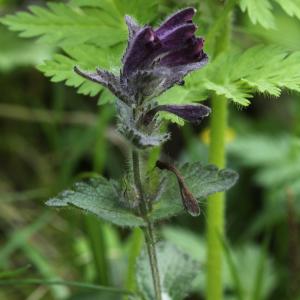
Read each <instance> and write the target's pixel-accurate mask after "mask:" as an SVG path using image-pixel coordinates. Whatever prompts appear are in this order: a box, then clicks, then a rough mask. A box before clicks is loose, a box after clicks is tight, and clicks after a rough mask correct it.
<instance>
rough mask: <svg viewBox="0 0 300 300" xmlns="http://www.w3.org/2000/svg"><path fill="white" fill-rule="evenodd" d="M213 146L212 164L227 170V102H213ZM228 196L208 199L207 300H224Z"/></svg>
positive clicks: (216, 195)
mask: <svg viewBox="0 0 300 300" xmlns="http://www.w3.org/2000/svg"><path fill="white" fill-rule="evenodd" d="M212 111H213V114H212V118H211V144H210V153H209V155H210V157H209V161H210V162H211V163H213V164H215V165H217V166H218V167H219V168H223V167H224V166H225V130H226V125H227V99H225V98H224V97H220V96H215V97H214V98H213V99H212ZM224 211H225V194H224V193H217V194H214V195H212V196H210V197H209V198H208V212H207V250H208V251H207V300H220V299H222V298H223V283H222V260H223V259H222V252H223V249H222V244H221V242H220V237H221V239H223V238H224V224H225V216H224Z"/></svg>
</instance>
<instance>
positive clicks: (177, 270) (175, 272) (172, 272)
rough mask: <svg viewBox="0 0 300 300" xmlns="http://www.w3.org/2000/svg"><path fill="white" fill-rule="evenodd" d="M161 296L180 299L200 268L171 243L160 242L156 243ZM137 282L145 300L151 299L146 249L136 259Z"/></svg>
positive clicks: (150, 281)
mask: <svg viewBox="0 0 300 300" xmlns="http://www.w3.org/2000/svg"><path fill="white" fill-rule="evenodd" d="M156 250H157V260H158V268H159V272H160V282H161V287H162V296H163V297H162V298H163V299H172V300H182V299H183V298H184V297H185V296H186V294H187V293H188V292H189V291H190V290H191V287H192V282H193V279H194V278H195V276H196V275H197V273H198V270H199V269H200V266H199V263H197V262H196V261H195V260H193V259H192V258H191V257H190V256H189V255H187V254H186V253H185V252H182V251H181V250H179V249H178V248H176V247H175V246H173V245H172V244H169V243H166V242H160V243H158V244H157V245H156ZM137 282H138V287H139V290H140V292H141V293H142V294H143V296H144V298H145V299H146V300H153V299H155V296H154V294H153V292H154V288H153V282H152V276H151V270H150V265H149V259H148V255H147V253H146V250H145V249H144V251H142V253H141V255H140V256H139V258H138V260H137Z"/></svg>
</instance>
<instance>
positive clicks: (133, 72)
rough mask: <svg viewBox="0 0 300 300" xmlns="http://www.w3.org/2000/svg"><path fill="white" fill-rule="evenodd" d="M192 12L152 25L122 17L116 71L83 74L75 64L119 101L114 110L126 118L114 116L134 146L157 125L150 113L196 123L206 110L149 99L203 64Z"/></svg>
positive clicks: (158, 139)
mask: <svg viewBox="0 0 300 300" xmlns="http://www.w3.org/2000/svg"><path fill="white" fill-rule="evenodd" d="M195 12H196V10H195V9H194V8H186V9H183V10H181V11H178V12H177V13H175V14H173V15H172V16H170V17H169V18H168V19H167V20H166V21H165V22H163V23H162V24H161V25H160V26H159V27H158V28H156V29H154V28H152V27H151V26H148V25H146V26H140V25H139V24H137V23H136V22H135V21H134V20H133V18H131V17H130V16H126V17H125V20H126V23H127V26H128V32H129V38H128V45H127V49H126V51H125V54H124V56H123V58H122V69H121V70H120V74H119V75H115V74H113V73H110V72H108V71H106V70H102V69H99V68H98V69H96V72H87V71H83V70H81V69H79V68H78V67H75V72H77V73H78V74H79V75H81V76H83V77H84V78H87V79H89V80H91V81H94V82H97V83H99V84H101V85H103V86H104V87H106V88H108V89H109V90H110V91H111V92H112V93H113V94H114V95H115V96H116V97H117V98H118V99H119V101H117V105H118V106H120V107H118V111H119V112H120V113H123V114H124V113H125V114H126V115H127V117H129V118H130V120H128V119H127V120H125V118H124V115H120V119H121V120H125V123H126V124H125V126H121V127H122V128H121V131H122V133H123V134H125V135H126V137H127V138H130V136H133V138H131V140H132V141H135V142H134V143H135V145H137V146H139V145H138V144H139V142H140V143H141V144H144V142H145V139H147V137H150V136H151V135H152V134H153V132H154V130H155V129H157V127H158V126H154V125H155V124H152V123H153V122H156V118H154V116H155V114H156V113H157V112H159V111H167V112H169V113H173V114H176V115H177V116H179V117H181V118H183V119H185V120H188V121H191V122H195V121H196V122H198V121H200V120H201V119H202V118H204V117H205V116H207V115H208V114H209V112H210V109H209V108H206V107H205V106H204V105H183V106H179V105H160V106H159V105H158V104H156V103H153V102H151V101H150V100H153V99H155V98H156V97H158V96H159V95H161V94H162V93H164V92H165V91H166V90H168V89H170V88H171V87H173V86H174V85H176V84H179V85H182V84H183V83H184V81H183V78H184V77H185V76H186V75H187V74H188V73H190V72H191V71H194V70H196V69H200V68H201V67H203V66H204V65H205V64H206V63H207V61H208V58H207V55H206V54H205V53H204V51H203V43H204V40H203V39H202V38H198V37H196V36H195V31H196V30H197V27H196V25H195V24H193V22H192V18H193V16H194V14H195ZM149 103H151V104H149ZM147 113H148V114H147ZM143 118H144V119H143ZM141 120H144V122H141ZM152 137H153V136H152ZM167 138H168V135H163V136H162V135H161V136H154V137H153V138H152V139H150V140H151V141H150V140H149V143H147V142H145V145H144V146H145V147H148V146H155V145H156V144H160V143H161V142H163V141H164V140H165V139H167ZM142 140H143V141H142ZM136 142H137V143H136ZM140 146H141V145H140Z"/></svg>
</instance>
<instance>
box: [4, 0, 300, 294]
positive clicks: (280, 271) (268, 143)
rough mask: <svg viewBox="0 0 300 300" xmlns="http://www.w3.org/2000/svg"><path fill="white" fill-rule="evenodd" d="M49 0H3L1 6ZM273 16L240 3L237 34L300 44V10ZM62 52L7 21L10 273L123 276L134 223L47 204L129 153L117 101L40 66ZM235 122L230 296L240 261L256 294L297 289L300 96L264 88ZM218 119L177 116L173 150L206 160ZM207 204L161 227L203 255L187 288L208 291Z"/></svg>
mask: <svg viewBox="0 0 300 300" xmlns="http://www.w3.org/2000/svg"><path fill="white" fill-rule="evenodd" d="M42 2H43V1H17V0H7V1H5V0H0V16H4V15H6V14H7V13H14V12H16V11H20V10H24V9H26V7H27V6H28V5H29V4H33V3H34V4H43V3H42ZM49 2H50V1H49ZM61 2H62V1H61ZM190 3H191V4H193V3H195V1H179V0H178V1H167V0H166V1H161V12H162V13H161V17H163V16H164V15H165V14H164V12H165V11H172V10H174V9H176V7H182V6H186V5H188V4H190ZM274 15H275V17H276V22H277V26H278V28H277V30H273V29H269V30H267V29H263V28H262V27H260V26H258V25H257V26H254V25H251V24H250V22H249V20H248V18H247V16H246V15H245V14H242V13H241V11H239V10H237V11H236V12H235V27H234V33H233V34H234V36H233V40H234V39H238V40H239V43H242V44H243V45H244V46H246V45H248V44H252V43H253V41H255V42H265V43H276V44H279V45H281V46H284V47H285V48H287V49H290V50H300V38H299V37H300V21H299V20H297V19H296V18H292V17H290V16H288V15H286V14H284V13H283V12H282V11H281V9H280V8H278V7H275V8H274ZM233 46H235V45H233ZM54 51H56V49H55V47H53V45H46V44H43V43H36V42H34V41H33V40H31V39H29V40H28V39H26V40H25V39H20V38H18V37H17V34H16V33H12V32H10V31H8V29H7V28H6V27H5V26H4V25H0V232H1V234H0V281H1V278H19V279H22V278H41V279H54V278H55V279H63V280H77V281H82V282H90V283H96V284H101V285H110V286H121V285H123V284H124V281H125V280H126V272H127V268H126V266H127V262H128V258H129V257H130V255H129V254H130V249H132V247H133V245H132V243H133V241H134V239H133V236H132V234H131V233H130V231H129V230H127V229H117V228H115V227H113V226H111V225H108V224H104V223H103V222H101V221H98V220H96V219H95V218H94V217H91V216H87V215H84V214H80V213H78V211H75V210H74V211H73V210H70V211H69V210H62V211H56V210H53V209H49V208H48V207H46V206H45V205H44V202H45V201H46V200H47V199H48V198H49V197H51V196H53V195H55V194H56V193H57V192H59V191H61V190H62V189H64V188H66V187H67V186H69V185H70V184H72V183H73V182H74V181H76V180H78V179H79V178H84V177H87V176H89V175H91V174H93V173H102V174H104V175H105V176H107V177H111V178H118V177H120V176H121V175H122V173H123V170H124V168H125V167H126V164H127V156H126V155H127V148H126V144H124V141H123V139H122V137H120V136H119V135H118V134H117V133H116V131H114V128H115V121H116V120H115V111H114V106H113V105H102V106H97V105H96V104H97V100H98V98H97V97H87V96H82V95H79V94H77V93H76V90H75V89H73V88H70V87H66V86H65V85H64V84H63V83H51V82H50V81H49V79H48V78H46V77H44V75H43V74H42V73H41V72H40V71H38V70H37V69H36V68H35V66H36V65H38V64H40V63H41V62H42V61H44V60H45V59H50V58H51V55H52V54H53V53H54ZM229 124H230V129H229V130H228V133H227V135H228V142H227V150H228V158H229V162H228V165H229V167H231V168H233V169H235V170H237V171H238V172H239V174H240V180H239V182H238V184H237V185H236V186H235V187H234V188H233V189H232V190H231V191H230V192H229V194H228V198H227V211H226V215H227V225H226V230H227V235H228V239H229V241H230V246H229V247H228V249H227V250H228V251H227V252H228V255H225V256H226V268H225V272H224V277H225V285H226V289H225V293H226V299H238V298H236V296H235V293H234V290H235V285H236V280H235V279H234V276H232V270H230V269H231V268H232V266H233V265H234V269H235V271H236V272H237V276H238V278H239V281H240V284H241V285H242V286H243V288H244V289H245V291H246V292H245V294H246V297H247V298H246V299H249V300H250V299H251V300H255V299H257V300H258V299H273V300H277V299H278V300H279V299H283V300H284V299H299V298H297V295H299V292H300V234H299V233H300V231H299V224H300V200H299V198H300V95H299V94H296V93H287V92H286V93H283V94H282V96H281V97H280V98H278V99H272V98H271V99H270V97H267V99H266V97H265V96H264V95H259V94H257V95H255V97H254V99H253V100H252V104H251V105H250V106H249V107H248V108H243V109H240V108H239V107H237V106H236V105H234V104H233V105H231V106H230V118H229ZM208 125H209V124H208V121H205V122H203V123H202V124H201V125H200V126H192V125H190V124H186V125H185V126H183V127H178V126H177V125H169V130H170V131H171V132H172V135H173V139H172V141H171V142H169V143H168V144H167V145H166V146H165V147H164V149H163V151H164V152H165V153H167V155H169V156H171V157H173V158H174V159H176V160H178V161H197V160H201V161H207V146H208V143H209V131H208ZM154 155H155V154H154ZM205 207H206V203H205V202H204V203H203V204H202V211H203V213H202V215H201V217H199V218H196V219H193V218H191V217H189V216H180V217H177V218H174V219H172V220H170V222H166V223H165V224H162V226H160V229H159V235H160V237H161V238H164V239H167V240H171V241H172V242H173V243H175V244H176V245H178V247H181V248H183V249H184V250H185V251H187V252H189V253H190V254H191V255H192V256H193V257H194V258H195V259H197V260H199V261H200V262H201V264H202V268H203V272H202V274H200V275H199V277H197V278H196V279H195V288H194V292H193V294H192V295H191V296H190V298H189V299H204V296H203V294H204V293H203V289H204V273H205V264H206V262H205V219H206V212H205ZM199 230H201V231H202V232H203V238H202V239H200V237H199V234H196V233H198V232H199ZM229 248H230V249H229ZM229 253H230V254H229ZM0 299H1V300H2V299H3V300H6V299H9V300H23V299H26V300H38V299H108V300H109V299H120V297H119V296H117V295H112V294H111V293H108V294H103V293H100V292H96V291H90V290H87V289H79V288H71V287H66V286H45V285H35V286H27V285H26V286H24V285H17V284H16V285H13V286H1V288H0Z"/></svg>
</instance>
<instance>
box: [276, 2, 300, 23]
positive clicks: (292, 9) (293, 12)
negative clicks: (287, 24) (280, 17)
mask: <svg viewBox="0 0 300 300" xmlns="http://www.w3.org/2000/svg"><path fill="white" fill-rule="evenodd" d="M275 1H276V2H277V3H278V4H279V5H280V6H281V7H282V9H283V10H284V11H285V12H286V13H287V14H288V15H289V16H291V17H293V16H295V17H297V18H298V19H300V1H299V0H275Z"/></svg>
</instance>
